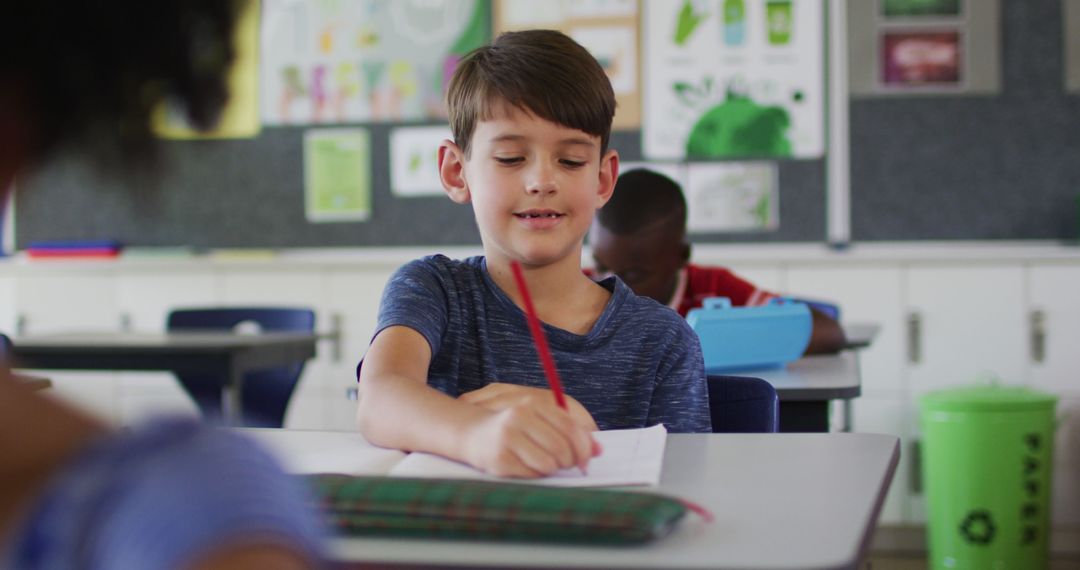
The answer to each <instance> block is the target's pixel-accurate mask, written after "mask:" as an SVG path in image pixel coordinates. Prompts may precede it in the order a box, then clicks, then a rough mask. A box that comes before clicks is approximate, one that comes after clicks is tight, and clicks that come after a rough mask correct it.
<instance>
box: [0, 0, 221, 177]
mask: <svg viewBox="0 0 1080 570" xmlns="http://www.w3.org/2000/svg"><path fill="white" fill-rule="evenodd" d="M239 7H240V2H239V0H107V1H105V2H86V1H76V2H49V1H46V0H16V1H15V2H9V3H7V5H6V6H5V7H4V9H3V10H2V12H0V13H2V14H3V19H4V22H5V25H4V30H3V33H0V89H3V90H10V91H9V93H14V94H15V97H13V98H11V97H9V98H7V100H8V101H12V100H15V101H18V102H20V103H21V105H20V107H21V108H22V110H23V112H25V115H26V118H27V119H28V121H27V123H28V124H29V125H30V128H29V131H30V132H29V133H28V135H29V137H30V138H29V140H25V141H24V148H23V149H22V151H23V153H24V158H26V159H28V160H29V161H31V162H37V161H40V160H42V159H44V158H46V157H47V156H48V155H49V154H50V153H51V152H52V151H53V150H54V149H55V148H56V147H62V146H68V145H78V146H80V147H85V148H86V149H89V150H91V151H105V152H112V151H119V152H120V154H121V156H123V158H124V159H125V160H131V159H139V158H147V157H150V156H153V154H154V153H153V151H154V148H155V145H154V144H153V141H154V137H153V136H152V135H151V132H150V115H151V113H152V111H153V109H154V108H155V106H156V105H157V104H158V103H159V102H160V101H161V100H162V99H163V98H169V99H170V101H171V102H172V103H173V104H175V105H177V106H178V107H179V108H181V109H183V110H185V111H186V113H187V116H188V118H189V119H190V121H191V123H192V125H193V126H195V127H196V128H203V129H205V128H209V127H211V126H213V125H214V123H216V121H217V119H218V117H219V115H220V113H221V108H222V106H223V105H224V103H225V101H226V99H227V97H228V93H227V88H226V82H225V81H226V72H227V70H228V68H229V65H230V63H231V62H232V59H233V46H232V30H233V26H234V23H235V21H236V18H237V12H238V8H239ZM0 152H5V151H2V150H0Z"/></svg>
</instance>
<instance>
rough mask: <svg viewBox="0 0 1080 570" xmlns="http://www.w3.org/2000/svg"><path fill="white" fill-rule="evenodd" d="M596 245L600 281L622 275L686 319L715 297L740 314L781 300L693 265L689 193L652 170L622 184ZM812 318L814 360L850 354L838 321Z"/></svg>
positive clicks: (727, 274)
mask: <svg viewBox="0 0 1080 570" xmlns="http://www.w3.org/2000/svg"><path fill="white" fill-rule="evenodd" d="M589 244H590V245H591V246H592V252H593V259H594V260H595V262H596V272H597V273H598V274H599V275H601V276H603V275H608V274H612V273H613V274H616V275H618V276H619V278H620V279H622V280H623V281H624V282H625V283H626V284H627V285H629V286H630V288H631V289H633V291H634V292H635V293H637V294H638V295H643V296H646V297H651V298H653V299H655V300H656V301H657V302H659V303H660V304H663V305H667V306H668V307H671V308H672V309H675V310H676V311H678V312H679V314H680V315H682V316H684V317H685V316H686V313H688V312H689V311H690V309H693V308H696V307H700V306H701V304H702V301H704V300H705V299H706V298H708V297H728V298H730V299H731V304H732V305H734V306H737V307H739V306H757V305H764V304H765V303H768V302H769V300H770V299H772V298H774V297H776V296H777V295H776V294H774V293H771V292H769V291H766V290H764V289H759V288H758V287H757V286H755V285H754V284H752V283H750V282H749V281H746V280H745V279H742V278H741V277H739V276H738V275H735V274H734V273H733V272H731V270H729V269H727V268H724V267H703V266H699V265H694V264H692V263H690V243H689V242H688V241H687V239H686V200H685V198H683V194H682V189H681V188H679V185H678V184H676V183H675V182H674V181H673V180H671V179H670V178H668V177H666V176H664V175H662V174H659V173H656V172H653V171H651V170H647V169H638V170H632V171H630V172H626V173H624V174H623V175H622V176H620V177H619V180H618V184H617V185H616V187H615V193H614V196H613V197H612V198H611V200H610V201H608V203H607V204H606V205H605V206H604V207H603V208H601V209H600V211H599V212H598V213H597V215H596V223H594V224H593V225H592V229H591V230H590V233H589ZM810 312H811V315H812V317H813V331H812V333H811V337H810V344H809V345H808V346H807V348H806V354H817V353H823V352H836V351H838V350H840V349H841V348H843V346H844V343H845V339H844V332H843V330H842V329H841V328H840V325H839V324H838V323H837V322H836V320H835V319H833V318H832V317H830V316H829V315H826V314H825V313H823V312H822V311H821V310H819V309H817V308H814V307H811V308H810Z"/></svg>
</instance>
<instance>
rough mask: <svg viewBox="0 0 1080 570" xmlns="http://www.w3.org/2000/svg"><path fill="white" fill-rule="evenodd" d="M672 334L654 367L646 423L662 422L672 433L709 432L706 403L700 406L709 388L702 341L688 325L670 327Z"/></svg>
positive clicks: (709, 424)
mask: <svg viewBox="0 0 1080 570" xmlns="http://www.w3.org/2000/svg"><path fill="white" fill-rule="evenodd" d="M679 324H680V325H685V322H683V323H679ZM672 333H673V334H672V336H673V339H672V340H671V341H670V342H668V343H666V346H668V347H670V348H669V350H667V351H666V352H665V355H664V357H663V359H662V360H661V362H660V366H659V369H658V370H657V383H656V389H655V390H654V391H653V398H652V404H651V406H650V407H649V420H648V425H656V424H659V423H662V424H664V426H665V427H666V428H667V430H668V431H669V432H672V433H708V432H711V431H712V421H711V419H710V417H709V409H708V405H707V404H706V405H704V406H703V405H702V403H707V402H708V401H709V391H708V384H707V383H706V382H705V377H704V370H705V362H704V360H703V357H702V355H701V342H700V341H699V340H698V337H697V334H695V333H694V331H693V329H691V328H690V327H689V326H688V325H685V326H676V327H673V330H672Z"/></svg>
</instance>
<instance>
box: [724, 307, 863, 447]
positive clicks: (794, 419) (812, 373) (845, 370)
mask: <svg viewBox="0 0 1080 570" xmlns="http://www.w3.org/2000/svg"><path fill="white" fill-rule="evenodd" d="M880 330H881V327H880V326H879V325H877V324H873V323H849V324H845V325H844V336H845V338H846V339H847V342H846V344H845V346H844V350H843V351H841V352H839V353H837V354H819V355H811V356H804V357H802V358H800V359H799V360H796V361H794V362H789V363H788V364H787V365H785V366H771V367H765V368H749V369H738V370H725V371H724V372H722V374H727V375H732V376H755V377H758V378H763V379H765V380H767V381H768V382H769V383H770V384H772V385H773V387H774V388H776V394H777V396H779V398H780V431H782V432H827V431H829V403H830V401H831V400H841V401H843V405H844V418H843V426H842V429H843V431H851V400H852V399H853V398H857V397H858V396H859V395H861V394H862V367H861V366H860V364H859V352H860V351H861V350H862V349H864V348H867V347H869V346H870V344H871V343H872V342H873V341H874V338H875V337H877V334H878V332H880Z"/></svg>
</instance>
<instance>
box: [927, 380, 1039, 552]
mask: <svg viewBox="0 0 1080 570" xmlns="http://www.w3.org/2000/svg"><path fill="white" fill-rule="evenodd" d="M1056 402H1057V398H1056V397H1054V396H1051V395H1048V394H1043V393H1040V392H1036V391H1034V390H1030V389H1027V388H1019V387H998V386H980V387H968V388H958V389H951V390H944V391H940V392H934V393H930V394H927V395H925V396H923V397H922V398H921V399H920V407H921V410H922V415H921V419H922V431H923V466H922V467H923V481H924V483H925V490H926V501H927V510H928V520H927V531H928V534H929V556H930V558H929V560H930V567H931V568H935V569H938V568H974V569H979V570H984V569H999V568H1000V569H1006V568H1009V569H1011V568H1021V569H1024V570H1027V569H1039V568H1046V566H1047V558H1048V553H1049V552H1048V548H1049V543H1048V540H1047V535H1048V533H1049V527H1050V513H1049V509H1050V474H1051V472H1052V471H1053V469H1052V464H1051V461H1052V455H1051V452H1052V450H1053V447H1054V423H1055V419H1054V406H1055V404H1056Z"/></svg>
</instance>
